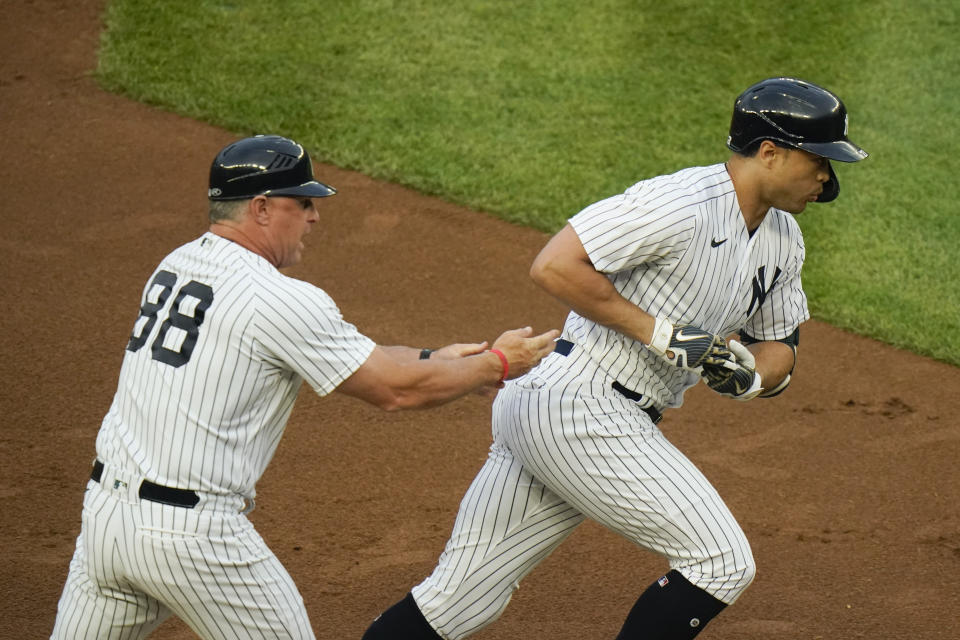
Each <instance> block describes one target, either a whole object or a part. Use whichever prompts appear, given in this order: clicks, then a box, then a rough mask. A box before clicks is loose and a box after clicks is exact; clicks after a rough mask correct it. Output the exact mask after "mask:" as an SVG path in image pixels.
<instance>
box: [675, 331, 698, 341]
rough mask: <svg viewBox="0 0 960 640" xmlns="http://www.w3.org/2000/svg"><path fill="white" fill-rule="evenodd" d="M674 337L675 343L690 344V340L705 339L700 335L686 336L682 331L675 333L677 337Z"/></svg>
mask: <svg viewBox="0 0 960 640" xmlns="http://www.w3.org/2000/svg"><path fill="white" fill-rule="evenodd" d="M674 337H675V338H676V340H677V342H690V341H691V340H699V339H701V338H704V337H706V336H703V335H701V334H696V335H692V336H691V335H687V334H685V333H684V332H683V329H681V330H680V331H677V335H676V336H674Z"/></svg>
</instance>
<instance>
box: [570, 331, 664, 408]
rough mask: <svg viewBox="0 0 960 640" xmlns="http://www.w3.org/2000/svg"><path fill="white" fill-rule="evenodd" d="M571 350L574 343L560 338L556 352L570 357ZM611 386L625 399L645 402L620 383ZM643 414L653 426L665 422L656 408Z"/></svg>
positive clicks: (639, 395) (641, 397) (640, 395)
mask: <svg viewBox="0 0 960 640" xmlns="http://www.w3.org/2000/svg"><path fill="white" fill-rule="evenodd" d="M571 349H573V343H572V342H570V341H569V340H564V339H563V338H560V339H559V340H557V343H556V346H554V348H553V350H554V351H556V352H557V353H559V354H560V355H562V356H567V355H570V350H571ZM610 386H611V387H613V390H614V391H616V392H617V393H619V394H620V395H622V396H623V397H625V398H628V399H629V400H633V401H634V402H640V401H641V400H643V394H642V393H637V392H636V391H631V390H630V389H627V388H626V387H625V386H623V385H622V384H620V383H619V382H614V383H613V384H612V385H610ZM643 412H644V413H646V414H647V415H648V416H650V419H651V420H653V424H657V423H658V422H660V421H661V420H663V414H662V413H660V412H659V411H657V409H656V407H643Z"/></svg>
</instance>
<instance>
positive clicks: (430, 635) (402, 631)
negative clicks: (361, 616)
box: [362, 593, 442, 640]
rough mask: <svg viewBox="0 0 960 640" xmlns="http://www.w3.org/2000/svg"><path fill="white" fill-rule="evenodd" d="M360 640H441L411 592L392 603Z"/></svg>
mask: <svg viewBox="0 0 960 640" xmlns="http://www.w3.org/2000/svg"><path fill="white" fill-rule="evenodd" d="M362 640H442V638H440V636H439V635H438V634H437V632H436V631H434V630H433V627H431V626H430V623H429V622H427V619H426V618H424V617H423V614H422V613H421V612H420V607H418V606H417V602H416V601H415V600H414V599H413V594H412V593H408V594H407V596H406V597H405V598H404V599H403V600H401V601H400V602H398V603H397V604H395V605H393V606H392V607H390V608H389V609H387V610H386V611H384V612H383V613H382V614H380V616H379V617H378V618H377V619H376V620H374V621H373V624H371V625H370V626H369V627H368V628H367V631H366V633H364V634H363V639H362Z"/></svg>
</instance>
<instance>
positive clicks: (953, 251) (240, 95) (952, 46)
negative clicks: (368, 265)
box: [97, 0, 960, 365]
mask: <svg viewBox="0 0 960 640" xmlns="http://www.w3.org/2000/svg"><path fill="white" fill-rule="evenodd" d="M958 14H960V8H958V5H957V3H956V2H955V1H954V0H949V1H935V0H926V1H923V0H919V1H915V2H911V3H904V2H900V1H898V0H877V1H856V0H853V1H848V2H841V3H837V2H828V1H826V0H807V1H804V2H773V1H771V2H759V1H757V2H746V1H739V2H737V1H736V0H700V1H689V0H662V1H660V2H651V1H647V0H643V1H639V2H638V1H637V0H598V1H595V2H583V1H582V0H579V1H574V0H539V1H538V2H510V1H508V0H501V1H492V0H478V1H474V2H463V1H457V0H405V1H403V2H401V1H394V0H341V1H339V2H322V1H319V0H315V1H312V2H310V1H307V0H289V1H287V2H283V3H277V2H268V1H266V0H255V1H240V0H233V1H229V0H221V1H213V0H199V1H198V0H167V1H165V2H163V3H157V2H153V1H147V0H114V1H113V2H112V3H111V4H110V5H109V8H108V11H107V14H106V24H107V30H106V32H105V34H104V36H103V47H102V51H101V58H100V65H99V68H98V71H97V73H98V77H99V79H100V80H101V82H102V83H103V84H104V86H105V87H107V88H108V89H111V90H114V91H118V92H122V93H125V94H128V95H130V96H132V97H134V98H136V99H139V100H142V101H145V102H148V103H150V104H154V105H159V106H162V107H164V108H167V109H170V110H173V111H176V112H178V113H181V114H184V115H189V116H192V117H196V118H199V119H202V120H205V121H209V122H211V123H214V124H217V125H220V126H223V127H225V128H227V129H229V130H232V131H234V132H236V133H237V134H238V135H246V134H249V133H264V132H271V133H281V134H284V135H288V136H291V137H293V138H295V139H297V140H299V141H301V142H303V143H304V144H306V146H307V147H308V148H309V149H310V150H311V152H312V153H313V155H314V156H315V158H316V159H319V160H324V161H326V162H330V163H332V164H336V165H338V166H342V167H346V168H351V169H357V170H360V171H363V172H365V173H368V174H370V175H372V176H375V177H377V178H381V179H386V180H390V181H394V182H398V183H402V184H405V185H408V186H411V187H413V188H415V189H417V190H419V191H421V192H424V193H427V194H432V195H438V196H441V197H443V198H445V199H447V200H449V201H452V202H456V203H459V204H464V205H467V206H470V207H473V208H475V209H480V210H484V211H488V212H491V213H493V214H496V215H499V216H501V217H503V218H505V219H507V220H510V221H512V222H515V223H519V224H524V225H529V226H533V227H536V228H539V229H542V230H545V231H553V230H555V229H557V228H559V227H560V226H561V225H562V224H563V222H564V221H565V220H566V218H568V217H569V216H571V215H573V214H574V213H576V212H577V211H578V210H579V209H580V208H581V207H583V206H585V205H587V204H589V203H590V202H592V201H594V200H597V199H599V198H602V197H605V196H608V195H611V194H613V193H617V192H620V191H622V190H623V189H624V188H626V187H627V186H629V185H630V184H632V183H634V182H636V181H637V180H639V179H641V178H644V177H648V176H652V175H656V174H659V173H666V172H670V171H674V170H676V169H679V168H682V167H684V166H689V165H694V164H708V163H713V162H717V161H720V160H723V159H724V158H725V157H726V154H727V152H726V149H725V146H724V142H725V139H726V129H727V126H728V124H729V118H730V107H731V105H732V103H733V99H734V97H735V96H736V95H737V94H738V93H739V92H740V91H741V90H742V89H744V88H745V87H746V86H748V85H749V84H751V83H753V82H755V81H756V80H759V79H761V78H764V77H768V76H772V75H795V76H799V77H803V78H806V79H808V80H812V81H814V82H817V83H820V84H823V85H825V86H827V87H829V88H831V89H833V90H834V91H836V92H837V93H838V94H840V95H841V96H842V97H843V99H844V101H845V102H846V104H847V107H848V109H849V111H850V112H851V116H850V136H851V138H852V139H853V140H854V141H856V142H857V143H859V144H860V145H861V146H863V147H864V148H866V149H867V150H868V151H869V152H870V153H871V157H870V158H869V159H867V160H866V161H864V162H861V163H859V164H856V165H841V166H839V167H837V169H838V173H839V175H840V180H841V184H842V196H841V198H840V199H839V200H838V201H836V202H835V203H832V204H829V205H812V206H810V207H808V209H807V212H806V213H804V214H803V215H801V216H800V218H799V220H800V223H801V225H802V226H803V229H804V233H805V236H806V244H807V252H808V257H807V264H806V268H805V272H804V279H805V285H806V289H807V292H808V296H809V299H810V306H811V310H812V311H813V313H814V315H815V317H817V318H819V319H822V320H825V321H828V322H830V323H833V324H835V325H837V326H840V327H842V328H845V329H850V330H853V331H855V332H858V333H861V334H865V335H869V336H873V337H876V338H878V339H881V340H883V341H886V342H888V343H891V344H894V345H896V346H899V347H903V348H907V349H910V350H913V351H916V352H918V353H921V354H924V355H929V356H932V357H935V358H938V359H941V360H944V361H946V362H950V363H952V364H955V365H958V364H960V331H958V328H960V327H958V324H960V323H958V313H960V278H956V277H955V276H953V274H952V270H953V269H952V267H954V266H955V265H956V263H957V257H958V251H957V246H958V241H960V223H958V220H960V217H958V212H957V211H956V206H957V205H956V202H957V199H958V196H960V190H958V188H957V187H956V186H955V180H956V174H957V173H958V171H957V170H958V166H957V165H958V160H957V151H958V149H957V146H958V145H957V136H956V134H955V133H954V132H955V131H956V130H957V122H960V117H958V116H960V80H958V79H957V74H956V69H958V68H960V53H958V47H957V46H956V45H957V42H958V41H960V15H958Z"/></svg>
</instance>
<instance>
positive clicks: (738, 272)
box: [364, 78, 867, 640]
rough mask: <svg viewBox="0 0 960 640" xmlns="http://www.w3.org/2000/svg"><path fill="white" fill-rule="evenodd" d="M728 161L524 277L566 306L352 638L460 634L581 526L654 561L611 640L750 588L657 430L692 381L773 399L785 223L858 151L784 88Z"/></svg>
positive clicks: (636, 189)
mask: <svg viewBox="0 0 960 640" xmlns="http://www.w3.org/2000/svg"><path fill="white" fill-rule="evenodd" d="M727 145H728V146H729V148H730V149H731V150H732V151H733V153H732V155H731V156H730V158H729V160H728V161H727V162H726V163H721V164H715V165H713V166H706V167H692V168H687V169H684V170H681V171H678V172H677V173H674V174H672V175H664V176H659V177H655V178H652V179H649V180H644V181H641V182H638V183H637V184H635V185H633V186H632V187H630V188H629V189H627V190H626V192H624V193H622V194H620V195H616V196H613V197H610V198H607V199H605V200H601V201H599V202H597V203H594V204H592V205H590V206H588V207H586V208H585V209H583V210H582V211H581V212H579V213H578V214H577V215H575V216H574V217H573V218H571V219H570V220H569V223H568V224H567V225H566V226H565V227H564V228H563V229H562V230H561V231H560V232H559V233H557V234H556V235H555V236H554V237H553V238H552V239H551V240H550V241H549V242H548V243H547V245H546V246H545V247H544V249H543V250H542V251H541V253H540V254H539V255H538V256H537V258H536V260H535V261H534V264H533V267H532V269H531V276H532V277H533V279H534V280H535V281H536V282H537V283H538V284H539V285H540V286H542V287H543V288H544V289H545V290H546V291H547V292H548V293H550V294H551V295H553V296H555V297H556V298H558V299H559V300H560V301H562V302H564V303H565V304H567V305H568V306H569V307H570V308H571V309H572V311H571V312H570V314H569V316H568V318H567V321H566V324H565V326H564V329H563V334H562V337H561V339H560V340H558V342H557V348H556V351H555V352H554V353H553V354H551V355H550V356H548V357H547V358H545V359H544V361H543V362H542V363H541V364H540V365H539V366H538V367H537V368H536V369H534V370H533V371H531V372H530V373H528V374H527V375H525V376H523V377H521V378H519V379H517V380H515V381H513V382H512V383H510V384H508V385H506V387H505V388H504V389H502V390H501V391H500V392H499V394H498V395H497V398H496V400H495V402H494V407H493V445H492V447H491V449H490V454H489V457H488V459H487V462H486V463H485V465H484V466H483V468H482V469H481V470H480V472H479V474H478V475H477V476H476V478H475V480H474V481H473V484H472V485H471V486H470V488H469V490H468V491H467V493H466V495H465V497H464V498H463V501H462V503H461V505H460V510H459V513H458V514H457V518H456V521H455V523H454V525H453V533H452V535H451V536H450V540H449V542H448V543H447V545H446V549H445V550H444V552H443V554H442V555H441V556H440V560H439V562H438V564H437V567H436V569H435V570H434V572H433V574H432V575H430V576H429V577H428V578H427V579H426V580H424V581H423V582H422V583H420V584H419V585H417V586H416V587H414V588H413V590H412V591H411V592H410V593H409V594H408V595H407V596H406V597H405V598H404V599H402V600H401V601H400V602H398V603H397V604H395V605H393V606H392V607H390V608H389V609H388V610H387V611H386V612H384V613H383V614H382V615H381V616H380V617H379V618H378V619H377V620H375V621H374V622H373V623H372V625H371V626H370V627H369V629H368V630H367V632H366V634H365V635H364V639H365V640H382V639H390V640H400V639H403V640H419V639H423V640H426V639H435V638H446V639H447V640H457V639H459V638H465V637H467V636H469V635H471V634H473V633H475V632H476V631H478V630H480V629H482V628H483V627H484V626H486V625H488V624H490V623H491V622H493V621H494V620H495V619H497V617H498V616H499V615H500V614H501V612H502V611H503V610H504V608H505V607H506V606H507V603H508V601H509V600H510V597H511V595H512V594H513V592H514V590H515V589H516V588H517V585H518V584H519V581H520V580H521V579H522V578H523V577H524V576H525V575H527V573H529V572H530V571H531V570H532V569H533V568H534V567H535V566H537V564H538V563H539V562H540V561H542V560H543V559H544V558H545V557H547V556H548V555H549V554H550V553H551V552H552V551H553V550H554V549H555V548H556V547H557V545H559V544H560V543H561V542H563V540H564V539H566V538H567V536H569V535H570V533H571V532H572V531H573V530H574V529H575V528H576V527H577V526H578V525H580V523H582V522H583V521H584V520H585V519H586V518H591V519H593V520H595V521H597V522H599V523H601V524H603V525H604V526H606V527H608V528H610V529H611V530H613V531H616V532H618V533H620V534H621V535H623V536H625V537H626V538H628V539H629V540H632V541H633V542H635V543H636V544H637V545H639V546H640V547H642V548H644V549H648V550H651V551H654V552H656V553H658V554H660V555H661V556H663V557H664V558H666V560H667V561H668V563H669V571H668V572H667V573H666V574H665V575H663V576H661V577H660V578H659V579H657V580H654V581H653V582H652V584H650V586H649V587H648V588H647V589H646V590H645V591H644V592H643V593H642V595H641V596H640V597H639V599H638V600H637V602H636V604H635V605H634V607H633V609H632V610H631V611H630V612H629V614H628V615H627V618H626V621H625V622H624V624H623V627H622V629H621V631H620V633H619V635H618V636H617V638H618V639H619V640H629V639H638V640H639V639H640V638H643V639H644V640H653V639H682V638H693V637H694V636H696V635H697V634H698V633H699V632H700V631H701V630H702V629H703V628H704V626H705V625H706V624H707V623H708V622H709V621H710V620H711V619H712V618H713V617H714V616H716V615H717V614H718V613H720V611H722V610H723V609H724V607H726V606H727V605H729V604H731V603H733V602H734V601H735V600H736V599H737V598H738V597H739V596H740V594H741V593H743V591H744V589H746V588H747V586H748V585H749V584H750V582H751V581H752V580H753V578H754V571H755V565H754V560H753V556H752V554H751V551H750V545H749V543H748V542H747V539H746V537H745V535H744V532H743V530H742V529H741V528H740V526H739V525H738V524H737V521H736V519H735V518H734V516H733V514H731V512H730V510H729V509H728V508H727V506H726V505H725V504H724V502H723V500H722V499H721V498H720V496H719V495H718V494H717V491H716V490H715V489H714V488H713V486H712V485H711V484H710V482H709V481H708V480H707V478H706V477H705V476H704V475H703V473H701V472H700V471H699V470H698V469H697V468H696V467H695V466H694V465H693V463H692V462H691V461H690V460H688V459H687V458H686V457H685V456H684V455H683V454H682V453H681V452H680V451H679V450H678V449H677V448H676V447H674V446H673V445H672V444H671V443H670V442H669V441H668V440H667V439H666V438H665V437H664V435H663V434H662V433H661V431H660V429H659V428H658V427H657V423H659V422H660V420H661V418H662V416H663V412H664V410H666V409H669V408H676V407H679V406H680V405H681V403H682V400H683V393H684V391H685V390H686V389H688V388H690V387H691V386H693V385H694V384H697V382H698V381H699V380H701V379H703V380H704V381H705V383H706V384H707V385H709V386H710V388H711V389H713V390H714V391H717V392H718V393H721V394H723V395H724V396H729V397H732V398H736V399H738V400H741V401H743V400H750V399H752V398H757V397H771V396H775V395H777V394H778V393H780V392H782V391H783V390H784V389H785V388H786V387H787V385H788V384H789V382H790V376H791V374H792V371H793V368H794V364H795V361H796V351H797V343H798V335H799V326H800V324H801V323H802V322H804V321H805V320H807V319H808V317H809V313H808V311H807V304H806V298H805V296H804V293H803V289H802V288H801V283H800V270H801V267H802V265H803V260H804V245H803V239H802V237H801V233H800V229H799V227H798V226H797V223H796V222H795V221H794V219H793V218H792V216H791V214H798V213H800V212H802V211H803V210H804V209H805V208H806V207H807V205H808V204H809V203H811V202H829V201H831V200H833V199H835V198H836V197H837V195H838V193H839V184H838V181H837V176H836V174H835V173H834V170H833V168H832V166H831V164H830V160H839V161H841V162H855V161H858V160H860V159H862V158H865V157H866V156H867V154H866V153H865V152H864V151H863V150H862V149H860V148H859V147H858V146H856V145H855V144H853V143H852V142H850V141H849V140H848V139H847V113H846V109H845V107H844V105H843V103H842V102H841V101H840V99H839V98H837V96H835V95H834V94H833V93H831V92H829V91H827V90H826V89H823V88H821V87H818V86H816V85H814V84H811V83H808V82H804V81H801V80H796V79H792V78H771V79H768V80H764V81H762V82H760V83H758V84H756V85H753V86H751V87H750V88H748V89H747V90H746V91H745V92H744V93H743V94H741V95H740V96H739V97H738V98H737V99H736V102H735V104H734V109H733V118H732V122H731V127H730V137H729V138H728V140H727ZM735 335H736V336H738V337H739V339H738V340H733V339H732V337H733V336H735ZM727 338H731V340H730V341H729V342H727Z"/></svg>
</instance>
